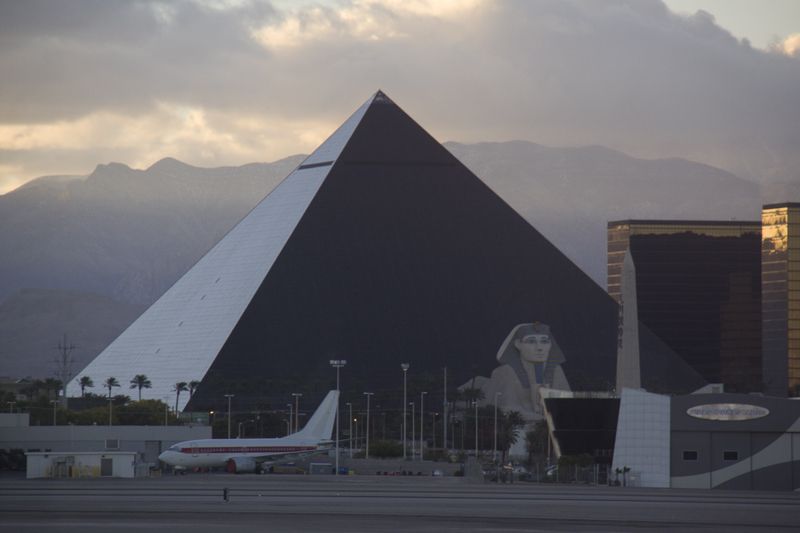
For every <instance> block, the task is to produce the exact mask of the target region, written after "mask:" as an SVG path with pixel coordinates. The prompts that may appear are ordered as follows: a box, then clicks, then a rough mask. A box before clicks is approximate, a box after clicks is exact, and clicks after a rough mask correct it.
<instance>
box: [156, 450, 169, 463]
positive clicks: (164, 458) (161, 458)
mask: <svg viewBox="0 0 800 533" xmlns="http://www.w3.org/2000/svg"><path fill="white" fill-rule="evenodd" d="M158 460H159V461H164V462H165V463H168V462H169V452H161V455H159V456H158Z"/></svg>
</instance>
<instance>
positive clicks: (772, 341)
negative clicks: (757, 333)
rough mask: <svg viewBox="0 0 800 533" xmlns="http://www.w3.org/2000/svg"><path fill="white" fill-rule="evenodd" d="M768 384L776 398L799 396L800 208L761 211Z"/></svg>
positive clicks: (781, 206)
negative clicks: (790, 395)
mask: <svg viewBox="0 0 800 533" xmlns="http://www.w3.org/2000/svg"><path fill="white" fill-rule="evenodd" d="M761 222H762V241H761V279H762V285H761V297H762V308H761V309H762V310H761V312H762V315H763V329H762V336H763V341H762V342H763V349H764V383H765V385H766V391H767V392H768V393H769V394H774V395H776V396H785V395H786V394H787V393H788V392H791V393H792V394H793V395H796V394H797V393H800V390H799V389H798V387H800V203H782V204H770V205H765V206H764V208H763V210H762V212H761Z"/></svg>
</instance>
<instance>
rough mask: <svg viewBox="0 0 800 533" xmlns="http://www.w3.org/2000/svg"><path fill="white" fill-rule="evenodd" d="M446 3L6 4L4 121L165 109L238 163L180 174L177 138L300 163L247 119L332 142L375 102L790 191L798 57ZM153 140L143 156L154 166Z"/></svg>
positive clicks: (553, 13)
mask: <svg viewBox="0 0 800 533" xmlns="http://www.w3.org/2000/svg"><path fill="white" fill-rule="evenodd" d="M442 5H445V4H442V3H441V2H439V3H433V4H428V5H427V7H426V3H425V2H410V3H409V2H405V3H403V2H398V1H396V0H388V1H387V3H384V4H379V3H376V2H373V1H370V0H360V1H358V2H343V3H337V4H331V5H326V6H310V7H306V8H303V9H302V10H301V11H300V12H286V11H283V12H281V11H278V10H276V9H274V8H273V7H272V6H270V5H269V4H268V3H263V2H241V3H233V2H231V3H230V5H228V6H226V3H225V2H219V3H218V4H210V3H208V2H201V1H195V2H188V1H187V2H179V3H172V2H170V3H166V2H164V3H158V2H109V1H88V0H80V1H72V2H59V1H52V2H30V1H28V2H2V3H0V47H2V49H3V50H4V52H3V54H0V75H2V77H3V80H4V81H3V83H2V84H0V125H2V124H6V125H14V124H17V125H20V124H35V123H39V124H51V123H56V122H59V121H66V122H69V121H79V120H81V119H82V118H84V117H87V116H91V115H92V114H93V113H95V114H96V113H101V112H106V113H113V114H116V115H120V116H122V117H130V118H131V121H132V122H135V123H137V124H138V122H136V121H137V120H138V119H140V118H141V117H142V116H151V117H157V116H159V113H162V112H163V104H164V103H167V104H171V105H175V106H186V107H187V108H195V109H202V110H205V111H207V112H208V113H209V114H210V115H213V117H215V118H214V120H210V121H209V124H211V126H213V127H214V128H215V129H214V132H215V135H218V136H220V137H225V136H226V135H227V138H230V139H232V140H231V143H232V144H231V146H232V145H234V144H235V145H237V146H238V145H247V146H248V148H247V149H246V150H245V149H242V150H241V151H239V152H235V151H234V152H235V153H234V155H229V156H227V157H226V156H225V155H224V154H223V153H222V148H220V150H218V151H217V152H219V153H217V152H214V151H213V150H211V152H209V150H210V148H209V147H210V145H211V144H213V142H215V141H214V139H215V138H216V137H213V136H212V137H211V140H209V139H208V138H206V139H205V141H204V142H203V143H201V144H202V149H203V150H205V151H206V152H207V153H211V155H210V156H208V157H207V158H206V159H203V158H201V157H200V156H199V155H198V156H197V157H195V158H193V157H192V155H191V154H192V147H193V146H194V144H193V142H195V141H193V139H192V138H191V137H190V136H187V137H186V138H185V140H184V141H183V143H182V144H181V145H180V151H181V155H184V156H185V157H187V159H188V160H189V162H192V163H198V164H203V163H210V164H213V163H215V162H220V163H223V162H224V163H233V162H236V161H232V160H231V159H236V158H237V157H249V158H255V159H266V158H269V157H277V156H280V155H288V154H289V153H292V152H297V151H301V150H309V149H311V148H313V144H309V143H310V142H311V141H309V140H308V139H305V141H303V140H302V139H301V136H302V132H300V131H298V132H294V133H293V134H292V135H295V137H296V142H295V144H296V148H293V147H292V146H289V145H291V142H289V140H290V139H291V138H292V137H291V135H289V134H285V135H283V137H286V138H284V139H279V137H280V136H281V133H280V132H279V131H278V130H277V129H276V128H275V127H273V128H272V129H271V130H270V131H269V132H267V133H265V134H264V135H263V136H262V137H263V138H262V139H260V141H259V142H256V141H255V140H254V136H255V132H254V131H253V129H252V127H250V128H248V127H243V126H241V123H242V121H243V120H245V119H253V120H254V121H256V122H257V123H263V124H265V125H273V126H274V125H280V124H290V123H293V122H296V123H298V124H302V123H304V121H305V122H307V123H308V124H310V125H312V124H317V125H320V126H319V127H323V126H324V127H333V126H335V125H336V124H337V123H338V122H341V121H342V120H343V119H344V118H345V115H346V114H347V113H348V112H350V111H351V110H352V109H354V107H355V106H356V105H358V104H359V103H360V101H361V100H363V99H364V98H366V97H367V96H368V95H369V94H370V93H372V92H373V91H374V90H375V89H377V88H379V87H382V88H384V89H385V90H387V92H388V93H389V94H390V95H391V96H393V97H394V98H395V99H396V100H397V101H398V103H399V104H400V105H402V106H403V107H405V108H406V109H407V110H408V111H409V112H410V113H411V114H412V115H413V116H415V117H416V118H417V119H418V120H419V121H420V122H421V123H422V125H423V126H425V127H427V128H428V129H429V130H430V131H431V132H432V133H433V134H434V135H435V136H436V137H437V138H439V139H441V140H448V139H452V140H459V141H479V140H504V139H514V138H520V139H528V140H532V141H535V142H540V143H544V144H553V145H574V144H602V145H607V146H610V147H614V148H618V149H622V150H624V151H627V152H630V153H632V154H634V155H640V156H652V157H656V156H659V157H664V156H682V157H687V158H690V159H694V160H698V161H702V162H706V163H710V164H713V165H717V166H720V167H723V168H726V169H728V170H732V171H734V172H736V173H738V174H739V175H742V176H743V177H748V178H754V179H757V180H759V181H764V180H772V181H775V180H784V181H785V180H800V151H798V150H797V139H798V137H800V136H799V135H798V129H800V126H798V125H799V124H800V58H797V57H788V56H786V55H784V54H780V53H777V52H767V51H762V50H757V49H753V48H751V47H750V45H749V44H748V43H746V42H740V41H738V40H737V39H735V38H734V37H732V36H731V35H730V34H729V33H728V32H727V31H725V30H724V29H723V28H721V27H719V26H718V25H717V24H716V23H715V21H714V19H713V16H711V15H709V14H708V13H704V12H698V13H697V14H695V15H693V16H691V17H688V18H686V17H681V16H677V15H675V14H673V13H671V12H670V11H669V10H668V9H667V8H666V7H665V6H664V5H663V4H662V3H661V2H660V1H656V0H653V1H625V0H616V1H607V2H591V1H565V0H539V1H506V2H487V3H485V4H483V3H478V4H477V5H474V6H472V7H466V8H464V9H461V10H458V9H455V10H452V11H447V10H445V11H442V12H438V11H437V12H435V13H430V12H429V11H430V10H431V9H433V8H437V9H438V8H439V7H441V6H442ZM408 6H411V7H408ZM432 6H433V7H432ZM426 10H427V11H426ZM221 117H233V118H230V119H223V118H221ZM122 123H123V124H124V121H122ZM150 123H152V124H160V123H161V122H159V121H158V120H157V119H156V118H152V119H151V120H150V122H147V124H150ZM115 124H116V127H119V124H120V122H119V121H117V122H116V123H115ZM164 124H167V125H169V124H172V122H170V121H165V122H164ZM211 126H209V127H211ZM141 127H142V128H143V127H144V126H141ZM309 127H311V126H309ZM165 128H166V126H165ZM95 129H96V128H95ZM156 129H157V128H156ZM9 131H11V132H12V133H11V134H8V135H12V134H13V135H16V136H17V137H19V133H18V132H17V130H9ZM165 131H166V129H165ZM15 132H16V133H15ZM8 135H6V138H5V141H6V142H8ZM35 135H41V133H39V132H37V133H36V134H35ZM35 135H34V134H31V136H35ZM187 135H188V134H187ZM311 137H313V136H311ZM311 137H309V138H311ZM57 138H58V135H56V134H52V135H51V136H50V137H48V139H50V141H48V142H50V143H51V144H52V143H55V144H57ZM313 138H314V139H316V138H317V137H313ZM126 139H130V141H129V142H130V144H131V146H120V143H121V142H122V141H120V142H118V143H117V145H115V146H112V147H104V148H102V149H98V151H97V152H93V151H92V149H91V146H88V145H87V146H86V147H73V148H72V150H76V151H78V152H80V153H82V154H84V157H85V158H86V161H87V165H86V166H87V169H86V170H87V171H88V170H90V169H91V167H92V166H93V163H94V162H102V160H100V161H98V157H100V156H101V154H102V157H108V156H109V154H110V153H111V154H113V153H118V154H120V156H121V157H117V158H116V159H119V160H125V159H123V157H122V156H124V157H132V156H131V154H135V153H137V145H136V135H134V134H131V135H129V136H128V137H126ZM159 139H160V138H148V140H147V141H146V143H145V142H144V141H143V144H148V149H149V150H150V151H149V152H147V153H154V152H153V150H155V148H154V146H157V145H158V144H159V142H160V141H159ZM3 142H4V138H3V137H2V134H0V149H6V150H10V149H12V147H9V146H3V145H2V143H3ZM237 143H238V144H237ZM33 144H36V143H33ZM165 146H170V145H169V144H168V143H165ZM199 146H200V145H198V151H199V150H200V148H199ZM225 146H228V145H227V144H226V145H225ZM270 147H272V148H270ZM13 149H14V150H15V152H14V153H15V154H17V155H16V156H15V160H16V161H17V163H18V164H20V165H24V159H25V157H24V154H22V155H20V153H19V150H23V151H27V153H29V154H30V157H31V158H35V156H36V153H37V151H38V152H41V153H45V152H46V153H54V152H55V153H57V152H58V151H59V150H62V149H63V148H62V147H59V146H52V145H49V144H48V145H47V146H44V147H41V146H39V147H35V146H33V147H28V148H24V147H23V148H20V147H19V146H16V147H13ZM262 149H263V150H264V156H263V157H257V154H258V153H259V150H262ZM279 149H282V150H284V153H281V154H278V153H275V151H276V150H279ZM114 150H117V152H115V151H114ZM146 155H147V154H143V153H139V156H138V157H140V158H141V157H146ZM162 155H179V154H162ZM254 156H255V157H254ZM93 157H94V159H92V158H93ZM133 157H134V158H135V157H136V156H133ZM112 158H113V157H112ZM75 159H76V158H75V157H72V156H70V157H68V158H65V160H70V161H74V160H75ZM248 160H249V159H248ZM89 162H91V163H92V164H89ZM125 162H131V161H130V160H125ZM238 162H246V161H245V160H242V161H238ZM52 171H53V172H60V171H64V172H72V171H74V170H73V169H72V168H64V169H53V170H52Z"/></svg>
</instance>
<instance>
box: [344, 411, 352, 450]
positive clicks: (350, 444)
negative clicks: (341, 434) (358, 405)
mask: <svg viewBox="0 0 800 533" xmlns="http://www.w3.org/2000/svg"><path fill="white" fill-rule="evenodd" d="M345 405H346V406H347V408H348V409H349V412H348V415H349V416H348V418H349V419H350V431H349V432H348V434H347V447H348V448H349V449H350V459H352V458H353V404H352V403H350V402H347V403H346V404H345Z"/></svg>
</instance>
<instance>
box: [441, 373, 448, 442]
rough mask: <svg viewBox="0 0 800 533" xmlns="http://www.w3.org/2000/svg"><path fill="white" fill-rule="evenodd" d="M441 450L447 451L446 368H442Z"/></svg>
mask: <svg viewBox="0 0 800 533" xmlns="http://www.w3.org/2000/svg"><path fill="white" fill-rule="evenodd" d="M442 449H443V450H447V367H444V399H443V400H442Z"/></svg>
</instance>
